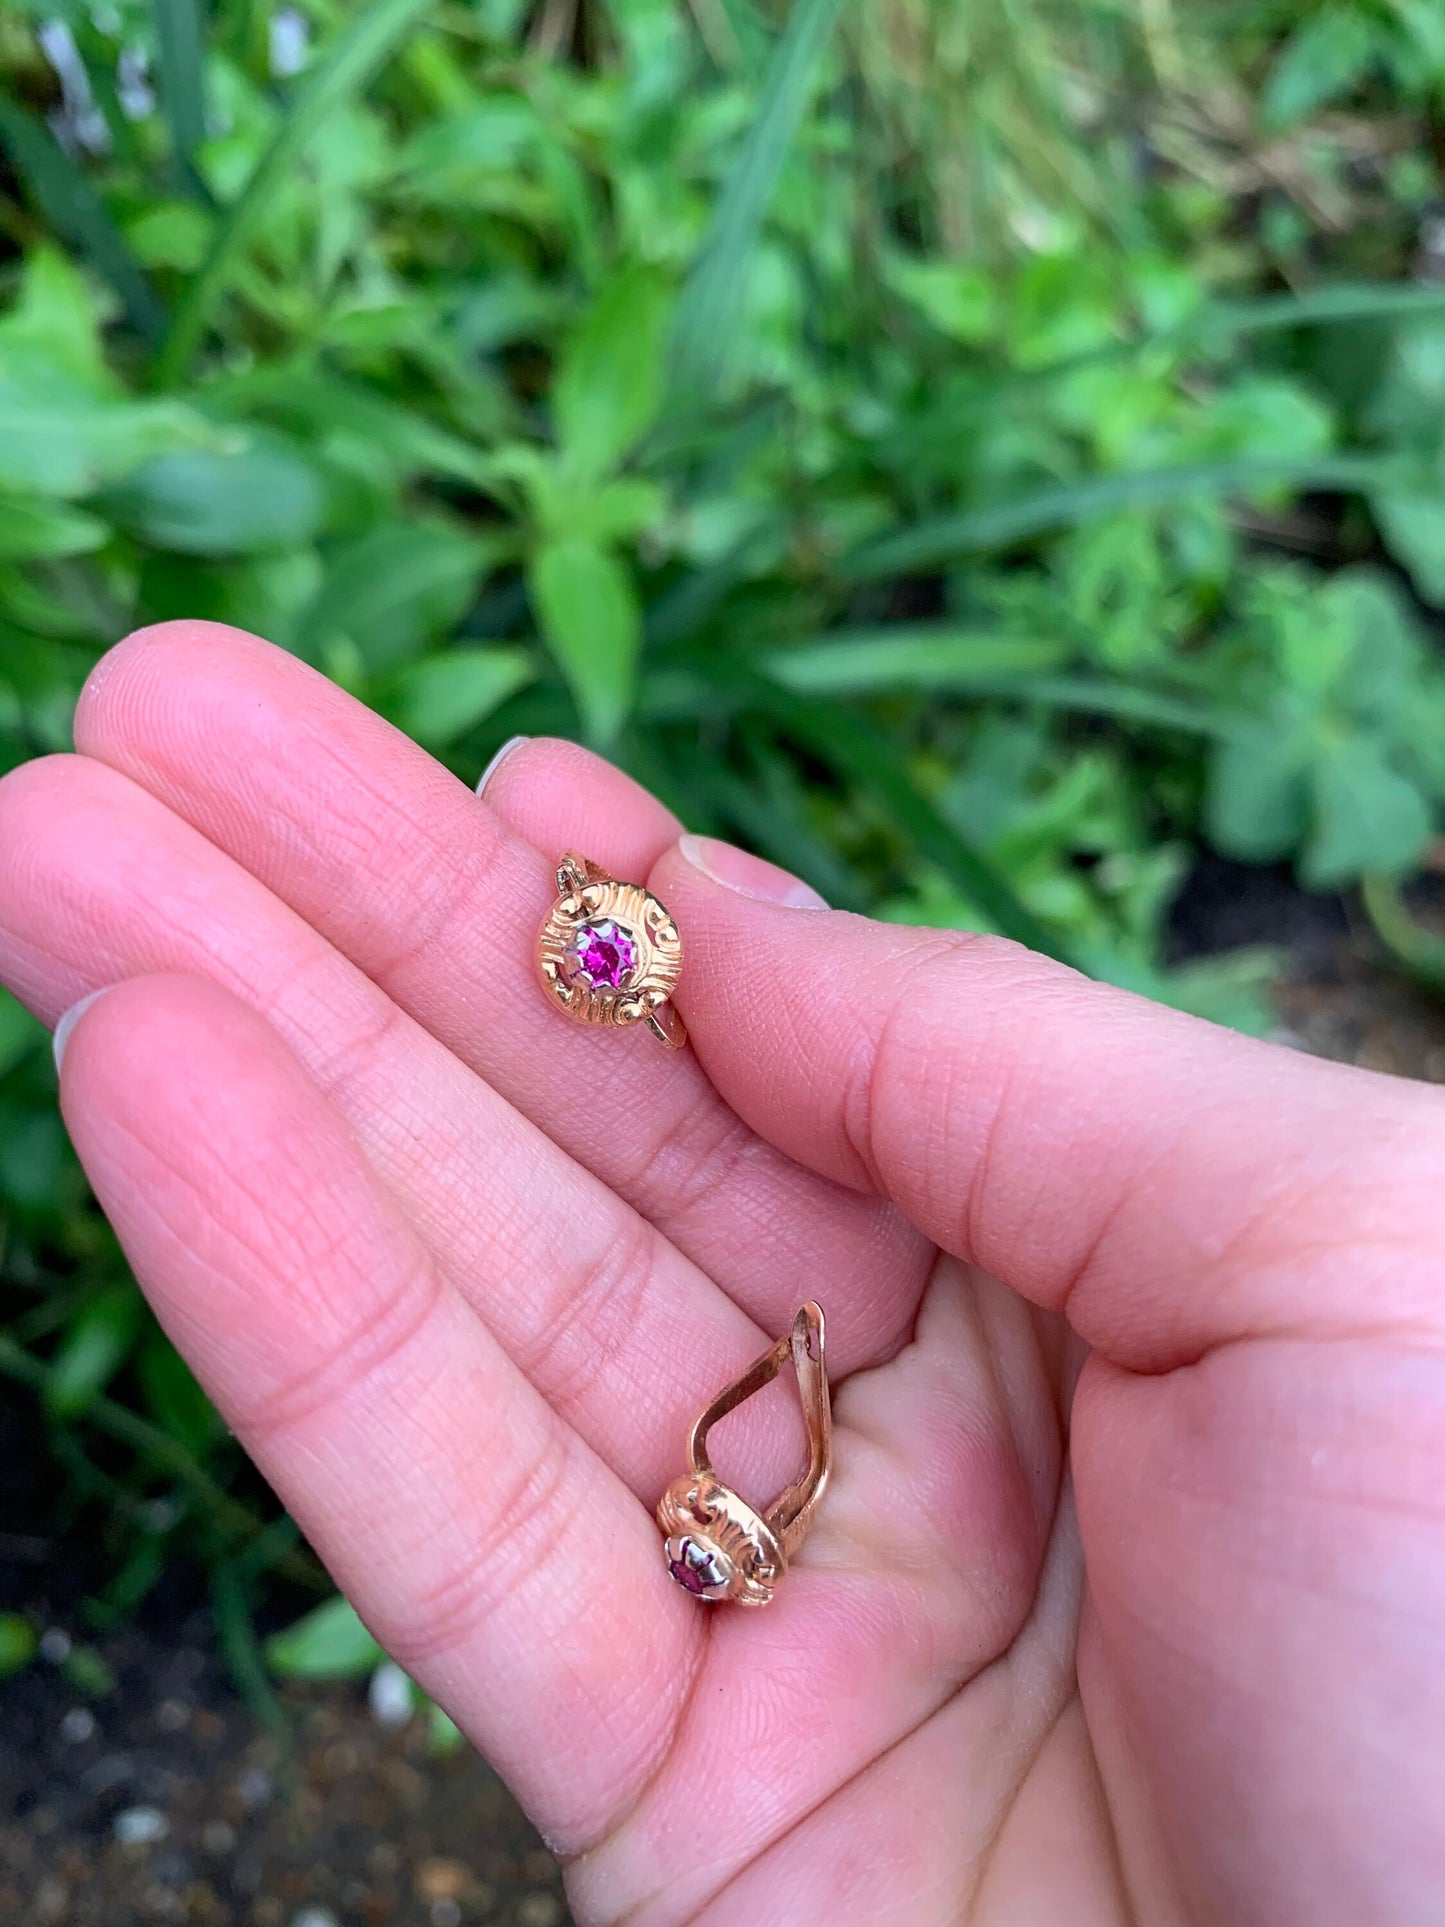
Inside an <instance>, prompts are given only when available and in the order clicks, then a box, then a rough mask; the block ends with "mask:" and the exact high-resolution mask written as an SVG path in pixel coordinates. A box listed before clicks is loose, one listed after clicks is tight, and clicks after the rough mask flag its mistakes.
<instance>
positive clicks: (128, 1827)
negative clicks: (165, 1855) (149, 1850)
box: [115, 1807, 171, 1847]
mask: <svg viewBox="0 0 1445 1927" xmlns="http://www.w3.org/2000/svg"><path fill="white" fill-rule="evenodd" d="M170 1830H171V1823H170V1821H169V1820H167V1818H166V1816H165V1815H164V1814H163V1813H162V1812H161V1810H160V1808H159V1807H127V1808H126V1809H125V1811H124V1812H123V1813H118V1814H117V1815H116V1816H115V1837H116V1839H117V1840H119V1841H120V1842H121V1844H122V1845H123V1846H127V1847H150V1846H154V1844H155V1843H156V1841H157V1840H164V1839H165V1837H166V1835H167V1834H168V1833H169V1832H170Z"/></svg>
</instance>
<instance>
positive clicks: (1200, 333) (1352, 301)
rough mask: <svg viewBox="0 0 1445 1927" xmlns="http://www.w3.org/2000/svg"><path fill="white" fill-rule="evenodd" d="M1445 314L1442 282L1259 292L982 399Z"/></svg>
mask: <svg viewBox="0 0 1445 1927" xmlns="http://www.w3.org/2000/svg"><path fill="white" fill-rule="evenodd" d="M1442 312H1445V281H1442V282H1423V283H1416V282H1378V281H1354V282H1345V283H1342V284H1341V285H1340V286H1338V287H1334V288H1310V289H1307V290H1306V291H1305V292H1304V293H1302V294H1266V295H1258V296H1256V297H1254V298H1253V299H1251V300H1247V301H1217V302H1208V303H1206V304H1204V305H1203V306H1201V307H1200V308H1199V309H1197V310H1196V312H1195V313H1194V314H1192V315H1190V316H1189V317H1188V318H1187V319H1186V320H1184V321H1181V322H1179V323H1178V324H1177V325H1176V326H1175V327H1172V328H1161V329H1158V330H1157V331H1155V332H1153V333H1145V334H1136V335H1130V336H1128V337H1127V338H1126V339H1124V340H1122V341H1111V342H1106V343H1105V344H1104V345H1103V346H1102V347H1099V348H1085V349H1082V350H1081V351H1080V352H1079V353H1078V354H1074V355H1065V356H1064V357H1063V358H1062V359H1061V360H1059V361H1049V362H1045V363H1044V364H1043V366H1042V367H1039V368H1020V369H1016V370H1014V371H1013V372H1012V373H1010V374H1007V375H1005V376H1004V377H1003V378H1002V380H1001V381H998V382H994V383H991V384H990V385H989V387H988V389H987V391H986V394H985V395H983V396H982V397H981V398H980V399H981V401H986V403H987V405H988V406H990V407H996V406H997V404H998V401H999V398H1000V397H1001V396H1004V397H1009V396H1013V395H1016V394H1021V393H1023V392H1025V391H1028V390H1030V389H1034V388H1038V387H1040V386H1042V385H1044V384H1045V383H1048V382H1051V381H1062V380H1064V379H1065V378H1066V377H1067V376H1069V375H1076V374H1079V373H1081V372H1082V371H1084V370H1085V369H1090V368H1102V367H1108V366H1109V365H1111V364H1116V363H1120V362H1128V361H1133V360H1134V359H1135V358H1136V357H1138V356H1140V355H1146V354H1148V353H1150V352H1151V351H1152V350H1155V349H1159V348H1188V347H1191V346H1197V347H1200V348H1204V349H1213V350H1216V351H1222V350H1223V349H1224V348H1226V347H1228V346H1229V345H1230V344H1231V343H1232V342H1235V341H1237V340H1239V339H1240V337H1241V336H1243V335H1262V334H1279V333H1285V332H1287V331H1288V330H1289V329H1291V328H1326V327H1333V326H1336V325H1340V324H1347V323H1349V322H1352V321H1410V320H1413V319H1414V318H1416V317H1417V316H1428V315H1434V314H1440V313H1442Z"/></svg>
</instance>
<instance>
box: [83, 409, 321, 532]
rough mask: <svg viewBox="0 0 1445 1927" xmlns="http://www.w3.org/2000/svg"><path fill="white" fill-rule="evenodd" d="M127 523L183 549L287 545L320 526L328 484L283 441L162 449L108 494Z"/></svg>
mask: <svg viewBox="0 0 1445 1927" xmlns="http://www.w3.org/2000/svg"><path fill="white" fill-rule="evenodd" d="M104 506H105V508H106V510H107V512H108V513H109V515H110V516H111V517H112V519H113V520H114V521H116V522H118V523H119V524H120V525H121V527H122V528H125V529H128V530H129V531H130V532H131V533H132V534H133V535H137V536H139V537H140V538H141V540H142V541H145V542H150V543H152V544H154V546H155V547H156V548H158V549H173V550H176V551H178V552H179V553H181V554H182V555H247V554H252V553H255V552H256V551H258V550H265V549H290V548H295V547H298V546H300V545H302V544H304V543H306V542H308V541H310V540H311V538H312V537H313V536H314V535H315V534H316V533H317V532H318V530H319V529H320V527H321V525H322V522H323V520H324V519H325V515H326V507H327V500H326V487H325V483H324V482H323V480H322V477H321V476H320V475H319V474H318V472H317V470H316V469H315V468H314V467H313V466H312V465H311V463H310V462H308V461H307V460H306V459H305V458H304V457H303V456H302V455H300V454H299V453H297V452H296V451H295V450H294V449H291V448H289V447H287V446H286V445H285V444H284V443H281V442H273V441H269V440H262V439H260V438H259V437H258V438H256V439H255V440H252V441H250V442H249V443H247V444H245V445H243V446H240V447H235V448H231V449H229V450H222V449H202V448H197V449H190V450H178V451H176V452H175V453H174V454H169V455H157V456H154V457H152V459H151V460H150V461H148V462H146V463H144V464H143V465H142V466H141V467H140V468H138V469H136V470H135V471H134V472H133V473H132V474H131V475H129V476H128V477H127V478H126V479H125V480H124V481H123V482H121V483H119V484H118V485H117V486H116V487H114V488H112V489H111V490H110V491H109V492H108V493H107V494H106V496H105V498H104Z"/></svg>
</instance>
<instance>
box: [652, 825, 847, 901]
mask: <svg viewBox="0 0 1445 1927" xmlns="http://www.w3.org/2000/svg"><path fill="white" fill-rule="evenodd" d="M677 853H678V855H679V856H680V857H681V858H682V860H683V862H684V863H686V864H687V865H688V866H689V867H690V868H691V869H693V870H695V871H696V872H697V873H698V875H699V876H702V877H705V878H706V879H707V881H708V882H709V883H716V884H720V885H721V886H722V888H723V889H724V890H732V891H735V892H736V893H737V894H738V895H739V896H744V897H753V898H755V899H756V900H757V901H759V902H761V903H776V904H781V905H782V906H783V908H784V909H788V910H826V909H828V907H829V905H828V901H827V899H826V898H825V897H822V896H820V895H819V894H818V892H817V891H816V890H815V889H814V888H813V886H812V885H811V884H810V883H805V882H804V881H803V879H802V878H801V877H795V876H793V875H792V874H791V872H789V871H787V870H784V869H783V868H782V867H781V866H780V865H779V864H776V863H770V862H769V861H768V860H767V859H766V858H765V857H761V856H754V855H753V854H752V852H751V851H750V850H740V849H739V848H738V847H737V845H736V844H734V843H724V842H722V841H721V840H720V839H719V838H717V837H715V836H684V837H681V838H679V840H678V845H677Z"/></svg>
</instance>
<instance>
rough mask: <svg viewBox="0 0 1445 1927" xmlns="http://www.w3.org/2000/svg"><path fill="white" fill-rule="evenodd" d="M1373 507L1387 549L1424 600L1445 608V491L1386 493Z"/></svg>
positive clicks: (1377, 498) (1375, 501) (1376, 499)
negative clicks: (1408, 493) (1435, 492)
mask: <svg viewBox="0 0 1445 1927" xmlns="http://www.w3.org/2000/svg"><path fill="white" fill-rule="evenodd" d="M1371 507H1372V508H1373V509H1374V511H1375V520H1376V522H1377V523H1378V524H1379V529H1380V534H1381V535H1382V536H1383V537H1384V542H1385V547H1386V548H1387V549H1388V550H1389V551H1390V553H1391V555H1392V556H1394V558H1395V560H1396V561H1397V562H1398V563H1399V564H1400V565H1401V567H1402V568H1404V569H1405V570H1406V571H1407V572H1408V574H1409V577H1410V580H1411V581H1412V582H1413V583H1414V585H1415V587H1416V589H1417V590H1418V591H1419V593H1420V595H1421V597H1422V598H1423V600H1424V601H1426V602H1428V603H1430V604H1431V605H1432V606H1433V607H1435V608H1437V609H1440V608H1445V492H1441V493H1439V494H1433V495H1407V494H1401V493H1397V492H1395V491H1394V490H1386V491H1385V492H1384V493H1383V494H1380V495H1377V496H1375V498H1374V500H1373V502H1372V503H1371Z"/></svg>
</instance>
